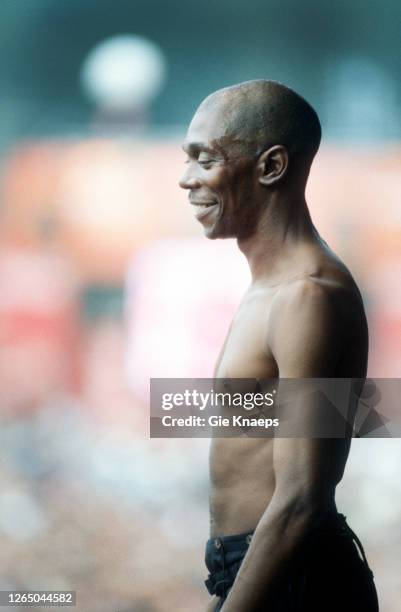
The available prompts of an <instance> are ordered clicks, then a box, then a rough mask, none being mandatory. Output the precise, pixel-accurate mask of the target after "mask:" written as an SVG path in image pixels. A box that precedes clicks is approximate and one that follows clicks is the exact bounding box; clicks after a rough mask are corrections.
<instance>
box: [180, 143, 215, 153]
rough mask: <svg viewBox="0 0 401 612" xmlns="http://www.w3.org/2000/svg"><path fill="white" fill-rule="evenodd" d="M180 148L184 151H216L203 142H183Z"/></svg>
mask: <svg viewBox="0 0 401 612" xmlns="http://www.w3.org/2000/svg"><path fill="white" fill-rule="evenodd" d="M182 148H183V150H184V151H185V153H199V152H200V151H205V152H206V153H218V150H217V149H213V148H212V147H209V146H208V145H207V144H205V143H204V142H190V143H185V142H184V144H183V145H182Z"/></svg>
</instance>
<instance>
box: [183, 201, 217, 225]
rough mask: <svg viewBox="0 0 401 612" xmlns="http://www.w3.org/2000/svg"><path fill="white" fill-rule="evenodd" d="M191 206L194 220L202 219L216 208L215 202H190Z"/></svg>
mask: <svg viewBox="0 0 401 612" xmlns="http://www.w3.org/2000/svg"><path fill="white" fill-rule="evenodd" d="M190 202H191V204H192V206H193V207H194V209H195V217H196V219H198V220H199V219H203V218H204V217H206V216H207V215H209V214H210V213H211V212H212V211H213V210H216V209H217V208H218V206H219V205H218V204H217V202H205V201H195V200H191V201H190Z"/></svg>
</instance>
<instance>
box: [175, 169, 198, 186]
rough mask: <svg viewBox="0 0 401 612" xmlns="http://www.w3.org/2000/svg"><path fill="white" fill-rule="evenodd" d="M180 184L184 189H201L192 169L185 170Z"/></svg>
mask: <svg viewBox="0 0 401 612" xmlns="http://www.w3.org/2000/svg"><path fill="white" fill-rule="evenodd" d="M178 184H179V186H180V187H181V188H182V189H198V188H199V187H200V181H199V179H198V178H197V177H196V176H194V174H193V172H191V169H190V168H187V169H186V170H185V172H184V174H183V175H182V177H181V179H180V181H179V183H178Z"/></svg>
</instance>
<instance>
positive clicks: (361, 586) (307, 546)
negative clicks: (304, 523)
mask: <svg viewBox="0 0 401 612" xmlns="http://www.w3.org/2000/svg"><path fill="white" fill-rule="evenodd" d="M252 535H253V534H252V533H248V534H247V533H245V534H239V535H234V536H226V537H221V538H214V539H211V540H209V541H208V542H207V544H206V558H205V562H206V566H207V568H208V570H209V572H210V573H209V578H208V580H206V582H205V584H206V587H207V589H208V591H209V593H210V594H214V595H217V596H218V597H219V598H220V601H219V605H218V606H217V608H216V610H220V609H221V607H222V606H223V603H224V601H225V599H226V597H227V595H228V592H229V590H230V588H231V587H232V585H233V583H234V580H235V577H236V575H237V572H238V570H239V568H240V565H241V562H242V560H243V558H244V557H245V554H246V551H247V550H248V546H249V543H250V541H251V539H252ZM265 610H266V612H378V610H379V606H378V601H377V594H376V589H375V585H374V582H373V573H372V571H371V570H370V568H369V565H368V562H367V560H366V556H365V552H364V550H363V547H362V544H361V543H360V541H359V539H358V537H357V536H356V535H355V533H354V532H353V531H352V529H351V528H350V527H349V526H348V525H347V523H346V520H345V516H343V515H342V514H337V515H336V516H335V517H333V518H331V519H330V520H329V521H327V522H326V523H325V524H324V525H323V526H322V527H320V528H318V529H316V530H315V531H313V533H311V534H310V535H309V536H308V537H307V538H306V540H305V543H304V545H303V546H302V548H301V549H300V552H299V553H298V555H297V558H296V560H294V562H293V563H292V565H291V568H288V572H285V578H284V579H283V581H282V583H281V584H280V585H279V587H278V589H277V592H276V593H275V595H274V596H272V597H269V600H266V604H265V605H262V607H261V608H260V612H264V611H265Z"/></svg>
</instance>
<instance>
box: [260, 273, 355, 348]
mask: <svg viewBox="0 0 401 612" xmlns="http://www.w3.org/2000/svg"><path fill="white" fill-rule="evenodd" d="M363 317H364V309H363V303H362V299H361V295H360V293H359V290H358V288H357V286H356V284H355V282H354V281H353V279H352V277H351V275H347V274H344V273H341V274H338V275H336V276H333V275H327V276H325V275H319V276H312V275H305V276H303V277H301V278H297V279H294V280H292V281H290V282H287V283H284V284H283V285H281V286H280V287H279V289H278V290H277V292H276V294H275V296H274V299H273V302H272V307H271V310H270V316H269V329H270V331H271V334H272V337H273V336H274V335H275V334H276V333H277V332H279V331H280V330H282V329H283V328H284V329H285V333H286V335H288V334H292V333H294V334H298V333H300V332H302V330H304V331H305V330H306V329H307V328H311V329H316V330H318V329H319V330H320V331H326V332H327V333H328V332H329V331H330V330H332V331H333V332H334V333H335V332H342V333H343V332H344V331H345V330H346V328H348V326H350V325H352V324H355V322H356V321H357V320H358V319H359V320H361V319H362V318H363Z"/></svg>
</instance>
